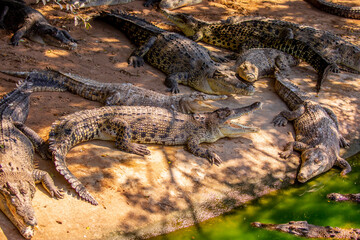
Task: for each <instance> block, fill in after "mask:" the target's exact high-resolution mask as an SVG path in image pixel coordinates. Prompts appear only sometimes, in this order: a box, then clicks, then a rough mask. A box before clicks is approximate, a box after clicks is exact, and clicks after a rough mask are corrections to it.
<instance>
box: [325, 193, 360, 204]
mask: <svg viewBox="0 0 360 240" xmlns="http://www.w3.org/2000/svg"><path fill="white" fill-rule="evenodd" d="M326 197H327V198H328V199H330V200H333V201H336V202H343V201H352V202H357V203H360V193H350V194H340V193H330V194H328V195H327V196H326Z"/></svg>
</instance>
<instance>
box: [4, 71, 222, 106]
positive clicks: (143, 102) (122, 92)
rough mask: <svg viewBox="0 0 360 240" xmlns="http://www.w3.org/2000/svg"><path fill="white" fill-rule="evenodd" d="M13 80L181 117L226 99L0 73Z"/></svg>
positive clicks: (57, 75) (44, 74)
mask: <svg viewBox="0 0 360 240" xmlns="http://www.w3.org/2000/svg"><path fill="white" fill-rule="evenodd" d="M0 72H2V73H5V74H9V75H12V76H17V77H27V76H30V77H31V78H33V79H37V80H39V79H43V80H44V81H53V82H57V83H58V84H61V85H64V87H65V88H67V89H68V90H69V91H70V92H72V93H75V94H78V95H79V96H81V97H84V98H86V99H89V100H94V101H98V102H101V103H104V104H106V105H127V106H153V107H163V108H166V109H173V110H175V111H178V112H182V113H193V112H198V111H202V110H204V109H209V107H208V104H206V103H203V101H208V100H221V99H226V98H227V96H225V95H218V96H216V95H206V94H204V93H200V92H193V93H191V94H182V95H171V96H169V95H165V94H162V93H158V92H155V91H152V90H149V89H145V88H141V87H137V86H134V85H133V84H131V83H101V82H97V81H94V80H91V79H86V78H83V77H80V76H78V75H74V74H71V73H63V72H60V71H56V70H52V69H48V70H44V71H32V72H15V71H1V70H0Z"/></svg>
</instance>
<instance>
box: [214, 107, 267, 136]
mask: <svg viewBox="0 0 360 240" xmlns="http://www.w3.org/2000/svg"><path fill="white" fill-rule="evenodd" d="M259 108H261V103H260V102H255V103H253V104H251V105H249V106H246V107H242V108H236V109H233V110H232V111H233V113H232V114H231V115H230V116H229V117H228V118H227V119H226V120H225V121H224V122H223V124H221V125H220V126H219V130H220V132H221V133H222V134H223V136H224V137H230V138H233V137H239V136H240V135H241V134H243V133H250V132H258V131H259V130H260V129H259V128H257V127H250V126H246V125H243V124H239V123H234V122H232V121H231V120H232V119H239V118H240V117H241V116H243V115H246V114H249V113H252V112H253V111H255V110H257V109H259Z"/></svg>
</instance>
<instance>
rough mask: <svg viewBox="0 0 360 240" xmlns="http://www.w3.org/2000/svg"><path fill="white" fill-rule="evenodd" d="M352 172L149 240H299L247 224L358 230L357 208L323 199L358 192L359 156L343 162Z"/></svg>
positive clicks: (327, 177) (327, 176)
mask: <svg viewBox="0 0 360 240" xmlns="http://www.w3.org/2000/svg"><path fill="white" fill-rule="evenodd" d="M347 160H348V161H349V163H350V165H351V166H352V168H353V170H352V172H351V173H349V174H348V176H347V177H341V176H340V175H339V173H340V171H339V169H332V170H330V171H329V172H327V173H326V174H323V175H321V176H320V177H318V178H316V179H313V180H311V181H310V182H308V183H305V184H296V185H295V186H292V187H291V188H289V189H285V190H281V191H278V192H276V193H274V194H272V195H268V196H266V197H263V198H261V199H258V200H256V201H252V202H250V203H249V204H247V205H246V206H242V207H240V208H238V209H235V210H233V211H231V212H229V213H227V214H224V215H222V216H219V217H217V218H213V219H210V220H208V221H205V222H203V223H200V224H198V225H197V226H192V227H189V228H186V229H182V230H178V231H176V232H173V233H170V234H167V235H163V236H159V237H155V238H152V240H163V239H171V240H174V239H175V240H176V239H203V240H205V239H206V240H209V239H210V240H211V239H232V240H233V239H247V240H252V239H256V240H258V239H273V240H274V239H301V238H299V237H295V236H292V235H290V234H286V233H280V232H274V231H267V230H263V229H256V228H253V227H251V226H250V223H251V222H255V221H259V222H264V223H285V222H289V221H292V220H294V221H301V220H302V221H303V220H306V221H308V222H309V223H311V224H315V225H322V226H328V225H329V226H333V227H343V228H360V205H358V204H356V203H348V202H343V203H336V202H331V201H329V200H328V199H327V198H326V195H327V194H328V193H331V192H339V193H359V192H360V174H359V171H360V152H359V153H357V154H356V155H355V156H353V157H351V158H349V159H347Z"/></svg>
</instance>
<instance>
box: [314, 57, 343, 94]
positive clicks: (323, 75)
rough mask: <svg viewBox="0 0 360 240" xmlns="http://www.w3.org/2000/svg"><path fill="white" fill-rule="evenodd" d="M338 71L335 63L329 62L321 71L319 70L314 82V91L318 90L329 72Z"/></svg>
mask: <svg viewBox="0 0 360 240" xmlns="http://www.w3.org/2000/svg"><path fill="white" fill-rule="evenodd" d="M334 71H338V67H337V65H336V64H335V63H333V64H329V65H328V66H327V67H326V68H325V69H324V70H323V71H320V72H319V76H318V79H317V82H316V91H317V92H320V89H321V85H322V83H323V82H324V81H325V79H326V78H327V77H328V75H329V73H330V72H334Z"/></svg>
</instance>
